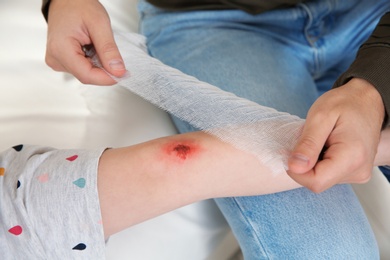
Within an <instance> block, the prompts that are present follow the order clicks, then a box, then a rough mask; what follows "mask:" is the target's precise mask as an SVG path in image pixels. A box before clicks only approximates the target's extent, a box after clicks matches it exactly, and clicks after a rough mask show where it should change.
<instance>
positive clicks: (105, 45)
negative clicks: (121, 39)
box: [89, 19, 126, 77]
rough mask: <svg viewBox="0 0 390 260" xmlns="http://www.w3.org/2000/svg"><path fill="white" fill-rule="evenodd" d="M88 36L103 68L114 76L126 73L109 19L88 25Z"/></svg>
mask: <svg viewBox="0 0 390 260" xmlns="http://www.w3.org/2000/svg"><path fill="white" fill-rule="evenodd" d="M89 28H90V29H89V30H90V36H91V39H92V42H93V44H94V47H95V49H96V52H97V54H98V56H99V59H100V62H101V63H102V65H103V67H104V69H106V70H107V71H108V72H109V73H111V74H112V75H114V76H116V77H121V76H123V75H124V74H125V73H126V68H125V65H124V61H123V59H122V56H121V54H120V52H119V50H118V47H117V45H116V43H115V40H114V36H113V33H112V30H111V25H110V22H109V20H108V19H107V20H105V19H104V20H103V21H100V22H99V26H96V25H94V26H90V27H89Z"/></svg>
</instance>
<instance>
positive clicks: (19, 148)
mask: <svg viewBox="0 0 390 260" xmlns="http://www.w3.org/2000/svg"><path fill="white" fill-rule="evenodd" d="M12 148H14V149H15V151H17V152H20V151H21V150H22V149H23V145H22V144H19V145H15V146H14V147H12Z"/></svg>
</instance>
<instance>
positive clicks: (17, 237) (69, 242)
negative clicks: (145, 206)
mask: <svg viewBox="0 0 390 260" xmlns="http://www.w3.org/2000/svg"><path fill="white" fill-rule="evenodd" d="M101 153H102V150H99V151H83V150H56V149H53V148H47V147H39V146H28V145H18V146H15V147H14V148H11V149H9V150H7V151H4V152H1V153H0V252H1V253H0V255H1V257H0V258H1V259H4V260H8V259H104V255H105V243H104V234H103V227H102V221H101V212H100V207H99V198H98V192H97V178H96V177H97V176H96V173H97V167H98V161H99V157H100V155H101Z"/></svg>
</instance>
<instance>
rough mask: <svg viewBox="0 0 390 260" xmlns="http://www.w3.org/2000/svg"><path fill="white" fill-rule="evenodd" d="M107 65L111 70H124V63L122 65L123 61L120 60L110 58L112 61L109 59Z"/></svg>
mask: <svg viewBox="0 0 390 260" xmlns="http://www.w3.org/2000/svg"><path fill="white" fill-rule="evenodd" d="M108 65H109V66H110V68H111V69H113V70H124V69H125V65H123V62H122V61H121V60H112V61H110V63H109V64H108Z"/></svg>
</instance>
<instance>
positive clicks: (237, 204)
mask: <svg viewBox="0 0 390 260" xmlns="http://www.w3.org/2000/svg"><path fill="white" fill-rule="evenodd" d="M232 199H233V200H234V203H235V204H236V206H237V207H238V209H239V211H240V214H241V216H242V218H243V219H244V221H245V222H246V223H247V224H248V226H250V228H251V230H252V232H251V233H252V234H254V237H255V238H256V240H257V242H258V245H259V248H260V249H261V251H262V252H263V254H264V255H265V256H266V257H267V259H270V257H269V256H268V253H267V251H266V250H265V247H264V245H263V243H262V242H261V239H260V236H259V235H258V234H257V232H256V230H255V228H254V226H253V225H252V222H251V221H250V220H249V219H248V217H246V215H245V214H244V210H243V208H242V206H241V205H240V203H239V202H238V201H237V199H236V198H235V197H233V198H232Z"/></svg>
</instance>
